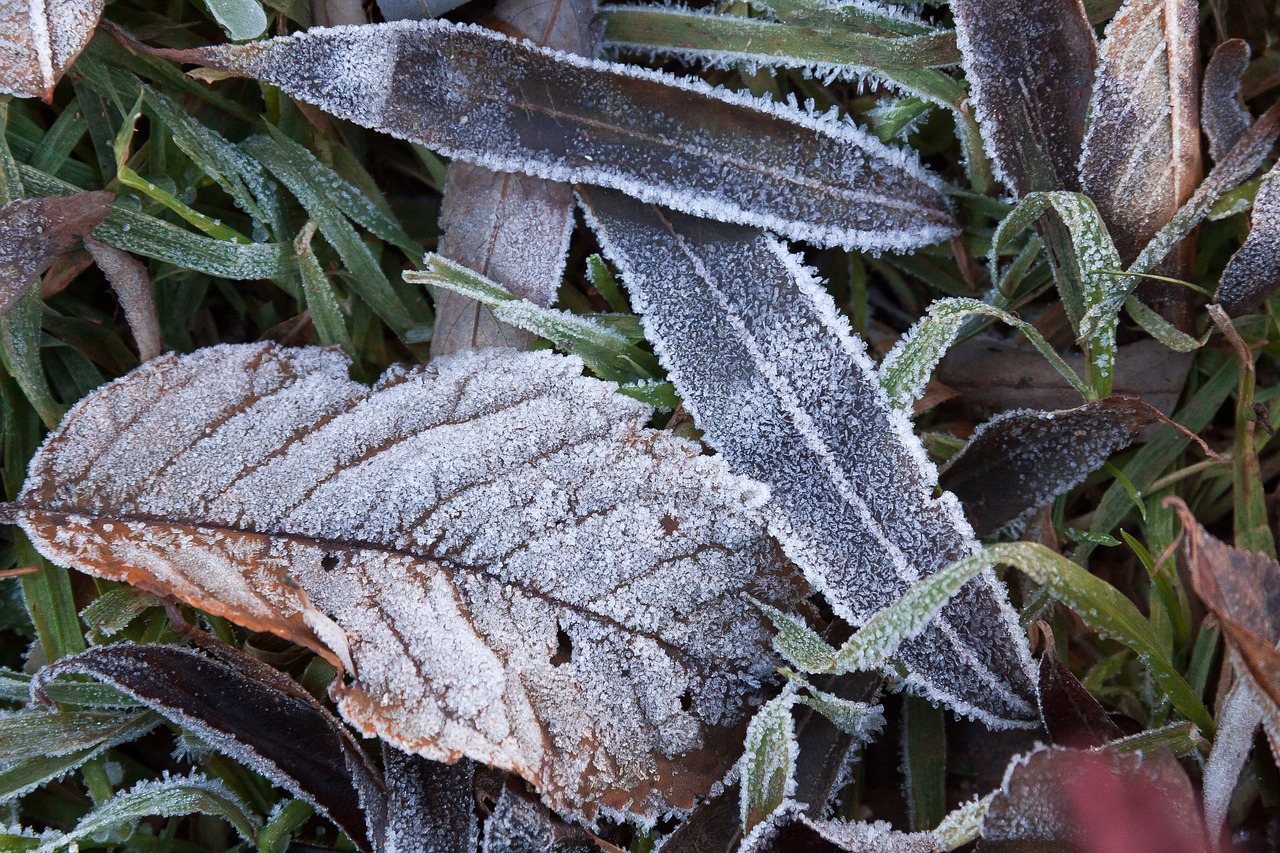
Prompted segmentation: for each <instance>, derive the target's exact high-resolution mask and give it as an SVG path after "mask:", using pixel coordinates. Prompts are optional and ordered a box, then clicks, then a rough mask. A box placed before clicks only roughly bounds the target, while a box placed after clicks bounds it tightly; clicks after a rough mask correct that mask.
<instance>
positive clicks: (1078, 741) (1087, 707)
mask: <svg viewBox="0 0 1280 853" xmlns="http://www.w3.org/2000/svg"><path fill="white" fill-rule="evenodd" d="M1043 630H1044V635H1045V649H1044V653H1043V654H1041V655H1040V716H1041V718H1042V719H1043V720H1044V727H1045V729H1046V730H1047V731H1048V732H1049V738H1050V739H1051V740H1052V741H1053V742H1054V743H1055V744H1057V745H1058V746H1066V747H1073V748H1077V749H1088V748H1091V747H1095V746H1102V745H1104V744H1106V743H1107V742H1108V741H1112V740H1115V739H1116V738H1119V737H1122V736H1123V734H1124V733H1123V732H1122V731H1120V727H1119V726H1117V725H1116V724H1115V723H1113V722H1112V721H1111V718H1110V717H1108V716H1107V712H1106V711H1105V710H1104V709H1103V707H1102V705H1100V704H1098V700H1097V699H1095V698H1093V694H1092V693H1090V692H1089V691H1088V690H1086V689H1085V688H1084V685H1082V684H1081V683H1080V681H1079V680H1078V679H1077V678H1076V677H1075V675H1073V674H1072V672H1071V670H1070V669H1068V668H1067V665H1066V664H1064V663H1063V662H1062V659H1061V658H1059V657H1058V652H1057V650H1056V649H1055V648H1054V646H1053V634H1052V633H1050V632H1049V631H1048V629H1047V628H1045V629H1043Z"/></svg>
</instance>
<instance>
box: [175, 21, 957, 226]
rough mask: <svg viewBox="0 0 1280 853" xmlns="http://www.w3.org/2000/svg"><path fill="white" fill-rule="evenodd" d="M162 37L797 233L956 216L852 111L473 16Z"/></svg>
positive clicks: (466, 145) (505, 147)
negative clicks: (234, 41)
mask: <svg viewBox="0 0 1280 853" xmlns="http://www.w3.org/2000/svg"><path fill="white" fill-rule="evenodd" d="M160 53H161V54H162V55H166V56H169V57H171V58H175V59H179V60H182V61H188V62H198V63H202V64H204V65H206V66H209V67H212V68H217V69H221V70H224V71H228V72H231V73H237V74H244V75H247V76H250V77H255V78H258V79H260V80H262V81H264V82H267V83H270V84H272V85H275V86H279V87H280V88H281V89H282V90H284V91H285V92H286V93H288V94H289V95H291V96H293V97H296V98H299V99H301V100H303V101H307V102H309V103H313V104H315V105H316V106H319V107H321V108H322V109H324V110H326V111H328V112H331V113H333V114H334V115H336V116H339V117H341V118H344V119H348V120H351V121H354V122H356V123H357V124H361V125H363V126H365V127H370V128H374V129H376V130H380V131H383V132H386V133H389V134H391V135H393V136H397V137H400V138H402V139H408V140H411V141H414V142H420V143H422V144H424V145H427V146H428V147H431V148H433V149H436V150H438V151H440V152H441V153H443V154H445V155H446V156H449V157H453V158H455V159H459V160H463V161H466V162H473V163H476V164H478V165H481V166H484V167H486V168H490V169H494V170H495V171H509V172H510V171H515V172H523V173H526V174H531V175H535V176H537V177H541V178H546V179H549V180H555V181H562V182H569V183H586V184H595V185H600V186H606V187H613V188H617V189H621V190H624V191H625V192H627V193H629V194H631V195H635V196H637V197H639V198H642V199H645V200H647V201H652V202H657V203H662V204H666V205H669V206H672V207H675V208H678V209H681V210H684V211H687V212H690V213H695V214H699V215H706V216H711V217H714V218H717V219H723V220H728V221H734V222H741V223H744V224H749V225H756V226H760V227H765V228H769V229H771V230H774V231H777V232H779V233H782V234H785V235H787V236H789V237H794V238H796V239H804V240H810V241H812V242H815V243H820V244H823V245H833V244H839V245H844V246H856V247H859V248H862V249H868V250H879V249H895V250H906V249H909V248H912V247H916V246H920V245H925V244H928V243H932V242H936V241H938V240H940V239H944V238H946V237H948V236H950V235H951V234H953V233H954V231H955V227H954V223H953V219H952V216H951V212H950V210H949V209H948V206H947V203H946V201H945V199H944V198H943V196H942V194H941V193H940V192H939V189H938V185H937V183H936V181H935V180H934V179H933V178H932V177H930V176H929V175H928V174H927V173H926V172H925V170H924V169H923V168H921V166H920V165H919V163H918V162H917V161H916V159H915V158H914V156H913V155H911V154H910V153H907V152H904V151H900V150H896V149H890V148H887V147H886V146H884V145H882V144H881V143H879V142H878V141H877V140H876V139H874V138H873V137H871V136H870V135H868V134H866V133H864V132H862V131H861V130H859V129H857V128H856V127H853V126H852V125H849V124H845V123H841V122H839V121H835V120H828V119H823V118H819V117H815V116H812V115H809V114H808V113H806V112H804V111H802V110H799V109H796V108H794V107H787V106H783V105H780V104H777V103H774V102H772V101H764V100H759V99H755V98H752V97H751V96H749V95H743V94H738V93H733V92H728V91H725V90H722V89H713V88H712V87H710V86H708V85H707V84H705V83H703V82H702V81H700V80H693V79H681V78H675V77H672V76H670V75H667V74H662V73H659V72H655V71H649V70H646V69H641V68H637V67H634V66H627V65H617V64H607V63H603V62H598V61H595V60H589V59H583V58H579V57H574V56H571V55H568V54H563V53H557V52H555V51H552V50H548V49H544V48H539V47H535V46H533V45H530V44H527V43H520V42H517V41H515V40H513V39H511V38H508V37H506V36H502V35H499V34H497V33H495V32H493V31H490V30H484V29H481V28H478V27H469V26H463V25H456V24H451V23H447V22H440V21H401V22H397V23H391V24H380V25H374V26H366V27H352V28H334V29H313V30H310V31H308V32H305V33H302V34H299V35H294V36H289V37H285V38H277V39H271V40H269V41H263V42H256V43H253V44H248V45H228V46H221V47H208V48H201V49H198V50H192V51H176V52H175V51H160Z"/></svg>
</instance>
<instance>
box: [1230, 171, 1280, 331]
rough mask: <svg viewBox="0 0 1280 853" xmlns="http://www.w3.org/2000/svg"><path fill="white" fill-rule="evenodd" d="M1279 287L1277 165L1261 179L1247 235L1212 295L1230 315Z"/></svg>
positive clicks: (1279, 187)
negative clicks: (1251, 222)
mask: <svg viewBox="0 0 1280 853" xmlns="http://www.w3.org/2000/svg"><path fill="white" fill-rule="evenodd" d="M1277 287H1280V165H1278V166H1273V167H1272V168H1271V171H1270V172H1268V173H1267V174H1266V176H1265V177H1264V178H1263V179H1262V185H1261V186H1259V187H1258V195H1257V197H1256V198H1255V199H1254V202H1253V224H1252V225H1251V227H1250V230H1249V238H1248V239H1247V240H1245V243H1244V245H1243V246H1241V247H1240V249H1239V250H1238V251H1237V252H1236V253H1235V254H1234V255H1232V256H1231V260H1230V261H1229V262H1228V263H1227V268H1226V269H1224V270H1223V271H1222V278H1221V279H1220V280H1219V282H1218V290H1217V292H1216V293H1215V294H1214V296H1215V298H1216V299H1217V300H1218V301H1219V302H1220V303H1222V307H1223V308H1224V309H1225V310H1226V311H1227V312H1228V313H1229V314H1231V315H1232V316H1238V315H1240V314H1247V313H1249V312H1251V311H1254V310H1255V309H1257V308H1258V307H1259V306H1260V305H1262V303H1263V302H1265V301H1266V299H1267V297H1268V296H1270V295H1271V294H1272V293H1274V292H1275V290H1276V288H1277Z"/></svg>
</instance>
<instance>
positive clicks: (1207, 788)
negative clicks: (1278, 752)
mask: <svg viewBox="0 0 1280 853" xmlns="http://www.w3.org/2000/svg"><path fill="white" fill-rule="evenodd" d="M1257 691H1258V688H1257V685H1255V684H1254V683H1253V681H1252V679H1250V678H1247V677H1246V678H1238V679H1236V681H1235V683H1234V684H1232V685H1231V689H1230V690H1228V691H1227V695H1226V698H1224V699H1223V700H1222V708H1221V709H1220V710H1219V711H1218V716H1217V722H1218V731H1217V733H1216V734H1215V735H1214V738H1213V748H1212V749H1211V750H1210V751H1209V758H1208V760H1207V761H1205V765H1204V777H1203V780H1202V781H1203V787H1204V824H1205V826H1206V827H1208V829H1209V831H1210V832H1211V833H1214V834H1215V835H1216V834H1217V833H1218V832H1219V831H1220V830H1221V829H1222V825H1223V824H1224V823H1225V822H1226V820H1227V810H1228V809H1229V808H1230V807H1231V797H1232V795H1233V794H1235V791H1236V786H1237V785H1238V784H1239V782H1240V772H1241V771H1242V770H1244V765H1245V762H1246V761H1247V760H1248V759H1249V752H1250V751H1251V750H1252V749H1253V739H1254V736H1255V735H1256V734H1257V733H1258V728H1259V727H1260V726H1261V725H1262V721H1263V720H1264V719H1266V710H1265V709H1264V707H1263V703H1264V702H1266V701H1267V700H1266V698H1265V697H1261V696H1259V695H1258V692H1257Z"/></svg>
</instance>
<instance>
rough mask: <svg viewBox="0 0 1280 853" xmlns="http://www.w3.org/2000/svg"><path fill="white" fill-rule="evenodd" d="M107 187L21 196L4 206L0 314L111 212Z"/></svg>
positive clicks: (0, 225) (1, 216) (1, 215)
mask: <svg viewBox="0 0 1280 853" xmlns="http://www.w3.org/2000/svg"><path fill="white" fill-rule="evenodd" d="M114 199H115V196H114V195H112V194H111V193H108V192H91V193H77V194H76V195H71V196H66V197H58V196H50V197H47V198H33V199H20V200H18V201H11V202H9V203H8V204H6V205H5V206H4V207H0V315H4V314H7V313H8V312H9V309H10V308H12V307H13V305H14V303H16V302H17V301H18V299H20V298H21V297H22V295H23V294H24V293H26V292H27V289H28V288H29V287H31V285H32V284H34V283H35V281H36V279H37V278H39V277H40V276H41V275H43V274H44V272H45V270H47V269H48V268H49V266H50V265H51V264H52V263H53V262H54V261H55V260H57V258H58V256H59V255H61V254H62V253H63V252H65V251H67V250H68V249H70V248H71V247H72V246H74V245H75V244H76V243H78V242H80V240H81V239H83V238H84V236H85V235H86V234H88V233H89V232H90V231H92V230H93V229H94V228H96V227H97V226H98V224H99V223H101V222H102V220H103V219H104V218H105V217H106V216H107V213H108V211H109V210H110V208H111V202H112V201H113V200H114Z"/></svg>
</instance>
